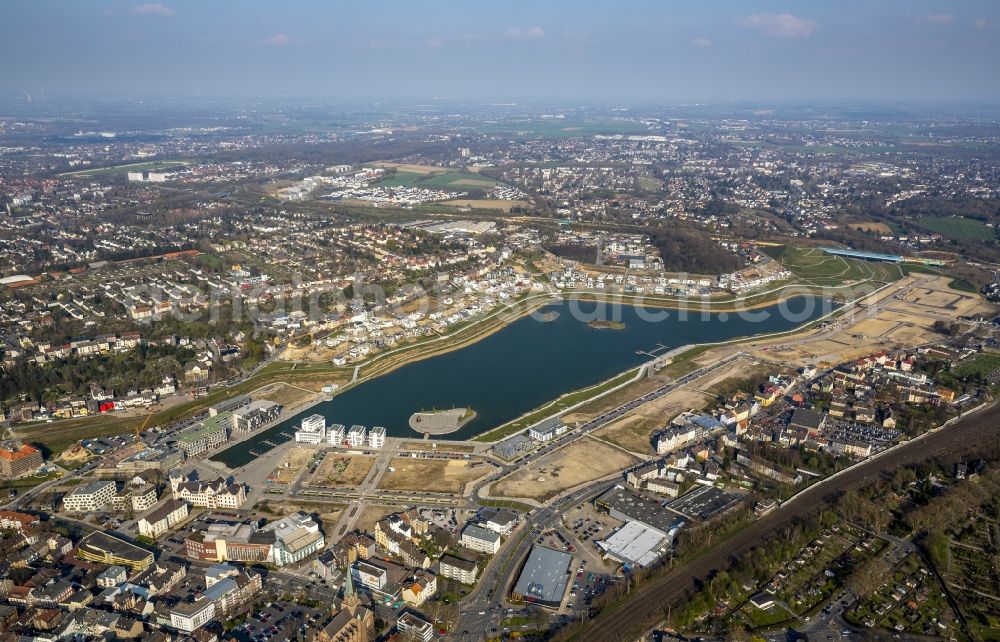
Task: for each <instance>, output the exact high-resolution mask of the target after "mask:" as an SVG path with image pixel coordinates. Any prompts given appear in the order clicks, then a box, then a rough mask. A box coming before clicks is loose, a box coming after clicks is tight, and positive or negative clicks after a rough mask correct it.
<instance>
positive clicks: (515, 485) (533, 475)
mask: <svg viewBox="0 0 1000 642" xmlns="http://www.w3.org/2000/svg"><path fill="white" fill-rule="evenodd" d="M638 462H639V459H638V458H637V457H633V456H632V455H629V454H628V453H625V452H623V451H621V450H620V449H618V448H615V447H614V446H609V445H608V444H605V443H602V442H600V441H598V440H596V439H592V438H590V437H585V438H583V439H579V440H577V441H575V442H573V443H571V444H570V445H568V446H566V447H564V448H560V449H559V450H556V451H554V452H552V453H549V454H548V455H546V456H545V457H542V458H541V459H539V460H537V461H535V462H533V463H531V464H529V465H528V466H525V467H523V468H520V469H519V470H517V471H515V472H513V473H511V474H510V475H507V476H506V477H504V478H502V479H500V480H498V481H497V482H496V483H494V484H493V486H492V488H491V489H490V495H492V496H493V497H510V498H516V497H523V498H528V499H534V500H535V501H539V502H542V501H545V500H547V499H549V498H550V497H554V496H555V495H558V494H559V493H561V492H562V491H564V490H566V489H568V488H573V487H574V486H578V485H580V484H583V483H586V482H589V481H593V480H595V479H600V478H602V477H606V476H608V475H612V474H614V473H616V472H618V471H620V470H622V469H623V468H627V467H629V466H631V465H633V464H636V463H638Z"/></svg>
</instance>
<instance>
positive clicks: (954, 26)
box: [0, 0, 1000, 104]
mask: <svg viewBox="0 0 1000 642" xmlns="http://www.w3.org/2000/svg"><path fill="white" fill-rule="evenodd" d="M0 20H3V22H4V23H5V24H7V25H9V26H10V27H11V28H10V29H8V33H7V34H5V38H4V39H3V40H2V41H0V56H2V57H3V59H4V60H5V61H6V65H5V69H4V74H3V80H2V81H0V100H4V101H12V100H21V101H24V102H29V101H36V100H40V99H43V98H45V99H54V98H65V97H90V98H105V99H138V98H144V99H186V98H199V97H205V98H212V99H229V98H231V99H239V98H250V99H254V98H260V97H268V98H276V99H280V98H299V97H309V98H311V99H317V100H377V99H389V100H392V99H397V100H426V101H434V100H440V101H441V102H447V101H459V102H461V101H469V102H479V101H514V102H532V101H542V102H548V101H573V100H576V101H588V102H597V103H601V104H612V103H615V102H621V103H623V104H658V103H698V102H708V103H718V102H753V101H765V102H767V101H770V102H775V101H801V100H822V101H897V102H918V103H961V102H968V103H983V104H995V103H997V102H1000V83H998V82H997V81H998V80H1000V78H998V76H1000V73H998V71H997V65H996V62H997V60H1000V37H998V36H1000V3H994V2H988V1H984V0H970V1H966V2H942V1H936V2H935V1H926V0H922V1H912V2H910V1H903V0H890V1H886V2H881V3H877V4H876V3H863V2H855V1H849V2H838V3H825V2H815V1H802V2H766V3H765V2H735V1H731V0H730V1H725V2H717V3H712V4H711V5H710V6H702V5H694V4H693V3H685V4H675V3H656V2H648V1H642V2H632V3H629V4H628V5H627V6H625V7H620V6H608V5H603V4H598V3H594V2H576V3H573V2H565V1H557V2H548V3H545V4H542V5H540V6H535V5H533V4H531V3H526V2H510V3H504V4H503V5H502V6H496V5H495V4H493V3H486V2H457V1H435V2H423V3H415V2H382V3H378V4H377V5H376V4H354V3H352V4H348V3H340V2H335V3H321V2H299V3H294V4H293V5H291V6H286V5H280V6H279V5H275V4H272V3H266V2H262V1H259V0H258V1H251V2H245V3H240V4H239V5H234V4H216V3H212V4H203V3H197V2H191V1H184V0H165V1H164V2H115V1H94V2H87V3H73V4H64V3H56V2H50V1H45V0H42V1H39V2H27V1H25V0H14V1H10V2H6V3H4V4H3V5H2V6H0Z"/></svg>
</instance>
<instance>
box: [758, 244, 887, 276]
mask: <svg viewBox="0 0 1000 642" xmlns="http://www.w3.org/2000/svg"><path fill="white" fill-rule="evenodd" d="M774 255H776V256H777V258H778V260H779V261H781V263H782V264H783V265H784V266H785V267H786V268H788V270H789V271H790V272H791V273H792V274H794V275H795V276H797V277H798V278H799V279H801V280H803V281H806V282H808V283H811V284H813V285H819V286H837V285H843V284H844V283H845V282H848V281H895V280H897V279H898V278H899V277H900V276H902V274H901V271H900V269H899V268H898V267H897V266H895V265H891V264H887V263H878V262H874V261H864V260H861V259H848V258H845V257H842V256H834V255H832V254H827V253H826V252H824V251H823V250H821V249H819V248H815V247H799V246H794V245H788V246H786V247H785V248H784V249H783V250H782V251H781V252H780V253H777V252H776V253H774Z"/></svg>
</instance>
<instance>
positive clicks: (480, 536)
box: [459, 524, 500, 555]
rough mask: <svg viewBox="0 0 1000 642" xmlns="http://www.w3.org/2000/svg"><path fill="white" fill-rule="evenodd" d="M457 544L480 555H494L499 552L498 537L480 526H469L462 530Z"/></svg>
mask: <svg viewBox="0 0 1000 642" xmlns="http://www.w3.org/2000/svg"><path fill="white" fill-rule="evenodd" d="M459 543H460V544H461V545H462V546H464V547H465V548H468V549H471V550H474V551H479V552H480V553H488V554H489V555H496V553H497V551H499V550H500V535H499V534H497V533H494V532H493V531H491V530H489V529H487V528H483V527H482V526H477V525H476V524H469V525H468V526H466V527H465V528H463V529H462V536H461V538H460V539H459Z"/></svg>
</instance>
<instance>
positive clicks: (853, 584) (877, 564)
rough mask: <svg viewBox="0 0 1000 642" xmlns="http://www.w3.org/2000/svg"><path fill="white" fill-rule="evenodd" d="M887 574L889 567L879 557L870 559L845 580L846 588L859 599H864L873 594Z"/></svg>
mask: <svg viewBox="0 0 1000 642" xmlns="http://www.w3.org/2000/svg"><path fill="white" fill-rule="evenodd" d="M888 574H889V566H888V565H887V564H886V563H885V560H883V559H882V558H881V557H876V558H874V559H870V560H868V561H867V562H865V563H864V564H862V565H861V566H859V567H858V568H856V569H855V570H854V572H853V573H851V576H850V577H849V578H848V579H847V587H848V588H849V589H851V590H852V591H854V593H855V595H857V596H859V597H866V596H868V595H871V594H872V593H874V592H875V589H877V588H878V587H879V586H881V585H882V583H883V582H884V581H885V578H886V576H887V575H888Z"/></svg>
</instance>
